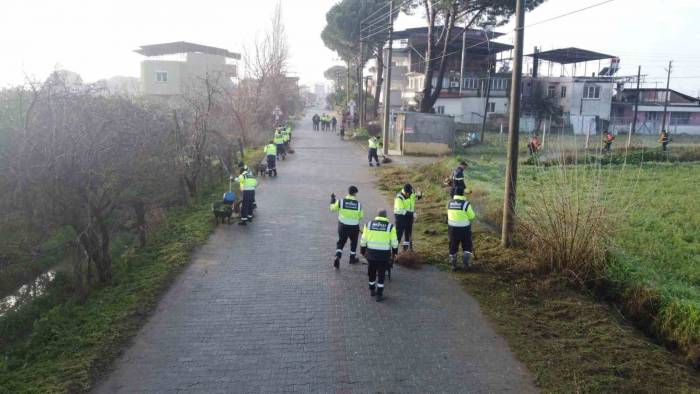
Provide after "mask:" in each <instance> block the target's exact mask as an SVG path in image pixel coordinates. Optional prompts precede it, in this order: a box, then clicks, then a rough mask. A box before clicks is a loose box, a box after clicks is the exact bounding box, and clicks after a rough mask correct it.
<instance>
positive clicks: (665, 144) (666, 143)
mask: <svg viewBox="0 0 700 394" xmlns="http://www.w3.org/2000/svg"><path fill="white" fill-rule="evenodd" d="M661 146H662V147H663V150H666V147H667V146H668V141H664V142H662V143H661Z"/></svg>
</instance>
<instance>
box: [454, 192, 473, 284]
mask: <svg viewBox="0 0 700 394" xmlns="http://www.w3.org/2000/svg"><path fill="white" fill-rule="evenodd" d="M475 217H476V214H475V213H474V209H472V205H471V204H470V203H469V201H467V198H466V197H465V196H464V189H463V188H461V187H458V188H457V189H455V195H454V196H453V197H452V200H450V202H449V203H448V204H447V236H448V238H449V241H450V263H451V264H452V271H457V251H458V250H459V246H460V245H461V246H462V264H463V265H464V269H465V270H466V269H469V261H470V259H471V256H472V253H473V249H472V227H471V221H472V220H474V218H475Z"/></svg>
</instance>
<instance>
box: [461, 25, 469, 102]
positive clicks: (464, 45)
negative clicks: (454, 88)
mask: <svg viewBox="0 0 700 394" xmlns="http://www.w3.org/2000/svg"><path fill="white" fill-rule="evenodd" d="M467 23H468V22H464V28H463V29H464V31H462V60H461V61H460V64H459V98H460V99H461V98H462V85H464V59H465V56H466V52H467Z"/></svg>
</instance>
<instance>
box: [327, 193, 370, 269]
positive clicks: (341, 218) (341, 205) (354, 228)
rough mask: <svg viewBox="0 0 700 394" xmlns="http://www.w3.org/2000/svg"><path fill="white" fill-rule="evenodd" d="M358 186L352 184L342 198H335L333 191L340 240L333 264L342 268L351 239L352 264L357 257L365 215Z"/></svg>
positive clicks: (332, 197) (332, 204) (332, 210)
mask: <svg viewBox="0 0 700 394" xmlns="http://www.w3.org/2000/svg"><path fill="white" fill-rule="evenodd" d="M357 192H358V190H357V187H355V186H350V187H349V188H348V195H347V196H345V197H344V198H342V199H340V200H336V199H335V193H331V207H330V209H331V212H338V242H337V243H336V250H335V260H333V266H334V267H335V268H336V269H337V268H340V258H341V257H342V256H343V248H344V247H345V243H346V242H347V241H348V239H350V262H349V263H350V264H355V263H357V262H358V261H359V260H358V259H357V256H356V252H357V241H358V238H359V236H360V220H362V217H363V216H364V212H363V211H362V204H360V202H359V201H357V197H356V196H357Z"/></svg>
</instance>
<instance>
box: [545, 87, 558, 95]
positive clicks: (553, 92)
mask: <svg viewBox="0 0 700 394" xmlns="http://www.w3.org/2000/svg"><path fill="white" fill-rule="evenodd" d="M556 95H557V87H556V86H554V85H549V86H548V87H547V97H555V96H556Z"/></svg>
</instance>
